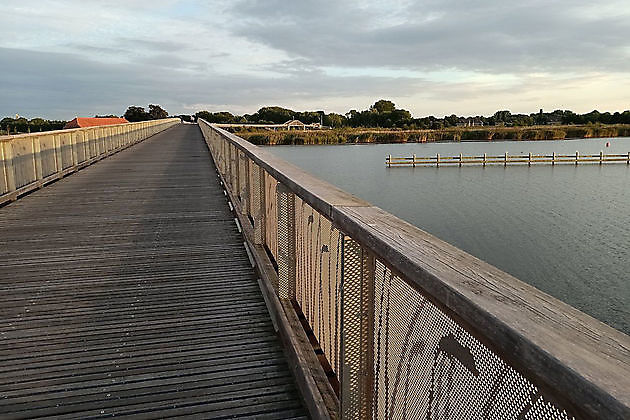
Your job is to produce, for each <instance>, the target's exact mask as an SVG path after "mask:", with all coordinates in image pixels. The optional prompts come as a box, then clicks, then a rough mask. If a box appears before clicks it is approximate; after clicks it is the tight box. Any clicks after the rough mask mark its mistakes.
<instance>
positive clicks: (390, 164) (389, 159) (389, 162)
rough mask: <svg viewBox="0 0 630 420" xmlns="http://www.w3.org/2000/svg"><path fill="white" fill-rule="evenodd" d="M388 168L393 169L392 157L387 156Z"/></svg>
mask: <svg viewBox="0 0 630 420" xmlns="http://www.w3.org/2000/svg"><path fill="white" fill-rule="evenodd" d="M387 167H388V168H391V167H392V155H387Z"/></svg>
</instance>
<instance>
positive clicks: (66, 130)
mask: <svg viewBox="0 0 630 420" xmlns="http://www.w3.org/2000/svg"><path fill="white" fill-rule="evenodd" d="M169 120H179V118H176V117H170V118H162V119H159V120H146V121H135V122H127V123H120V124H107V125H94V126H91V127H78V128H63V129H61V130H49V131H36V132H32V133H19V134H5V135H3V136H0V142H6V141H11V140H13V139H17V138H22V137H29V136H47V135H50V134H64V133H72V132H75V131H87V130H94V129H96V128H110V127H121V126H128V125H130V124H132V125H133V124H139V123H146V122H166V121H169Z"/></svg>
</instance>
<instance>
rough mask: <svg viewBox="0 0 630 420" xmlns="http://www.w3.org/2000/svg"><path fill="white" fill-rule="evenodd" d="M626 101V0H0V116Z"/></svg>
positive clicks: (447, 110)
mask: <svg viewBox="0 0 630 420" xmlns="http://www.w3.org/2000/svg"><path fill="white" fill-rule="evenodd" d="M381 98H385V99H391V100H393V101H394V102H395V103H396V104H397V105H398V106H399V107H402V108H405V109H409V110H410V111H411V112H412V113H413V114H414V116H417V117H420V116H426V115H435V116H443V115H445V114H451V113H456V114H459V115H478V114H483V115H489V114H492V113H494V111H496V110H499V109H510V110H512V111H513V112H527V113H529V112H535V111H537V110H538V109H539V108H544V109H545V110H548V111H551V110H553V109H558V108H561V109H572V110H574V111H576V112H587V111H591V110H593V109H598V110H600V111H602V110H610V111H616V110H624V109H629V108H630V2H629V1H628V0H620V1H617V0H603V1H600V2H597V1H592V0H589V1H582V0H572V1H554V0H545V1H538V0H520V1H519V2H512V1H506V0H477V1H464V0H460V1H454V0H400V1H396V0H388V1H381V0H357V1H354V0H343V1H342V0H336V1H335V0H317V1H314V0H313V1H311V0H303V1H279V0H230V1H193V0H163V1H160V0H153V1H150V2H148V1H146V0H143V1H139V0H124V1H123V0H108V1H87V0H70V1H55V0H47V1H44V0H19V1H14V0H2V10H1V12H0V116H3V115H14V114H16V113H19V114H20V115H25V116H27V117H34V116H43V117H48V118H60V119H70V118H73V117H74V116H91V115H94V114H110V113H113V114H122V113H123V112H124V111H125V109H126V107H127V106H128V105H141V106H145V107H146V106H147V104H149V103H157V104H160V105H162V106H163V107H164V108H166V109H167V110H168V111H169V112H170V113H171V114H177V113H193V112H195V111H198V110H202V109H206V110H210V111H219V110H228V111H231V112H233V113H245V112H247V113H252V112H254V111H256V110H257V109H258V108H260V107H261V106H264V105H280V106H285V107H289V108H292V109H296V110H320V109H323V110H326V111H327V112H340V113H346V112H347V111H348V110H350V109H358V110H361V109H365V108H367V107H368V106H369V105H370V104H372V103H373V102H375V101H376V100H378V99H381Z"/></svg>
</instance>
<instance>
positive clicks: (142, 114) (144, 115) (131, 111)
mask: <svg viewBox="0 0 630 420" xmlns="http://www.w3.org/2000/svg"><path fill="white" fill-rule="evenodd" d="M124 117H125V119H126V120H127V121H129V122H138V121H147V120H149V119H151V118H150V116H149V113H148V112H146V111H145V110H144V108H143V107H141V106H130V107H129V108H127V111H125V115H124Z"/></svg>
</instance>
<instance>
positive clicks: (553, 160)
mask: <svg viewBox="0 0 630 420" xmlns="http://www.w3.org/2000/svg"><path fill="white" fill-rule="evenodd" d="M555 164H556V152H553V154H552V155H551V166H554V165H555Z"/></svg>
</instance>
